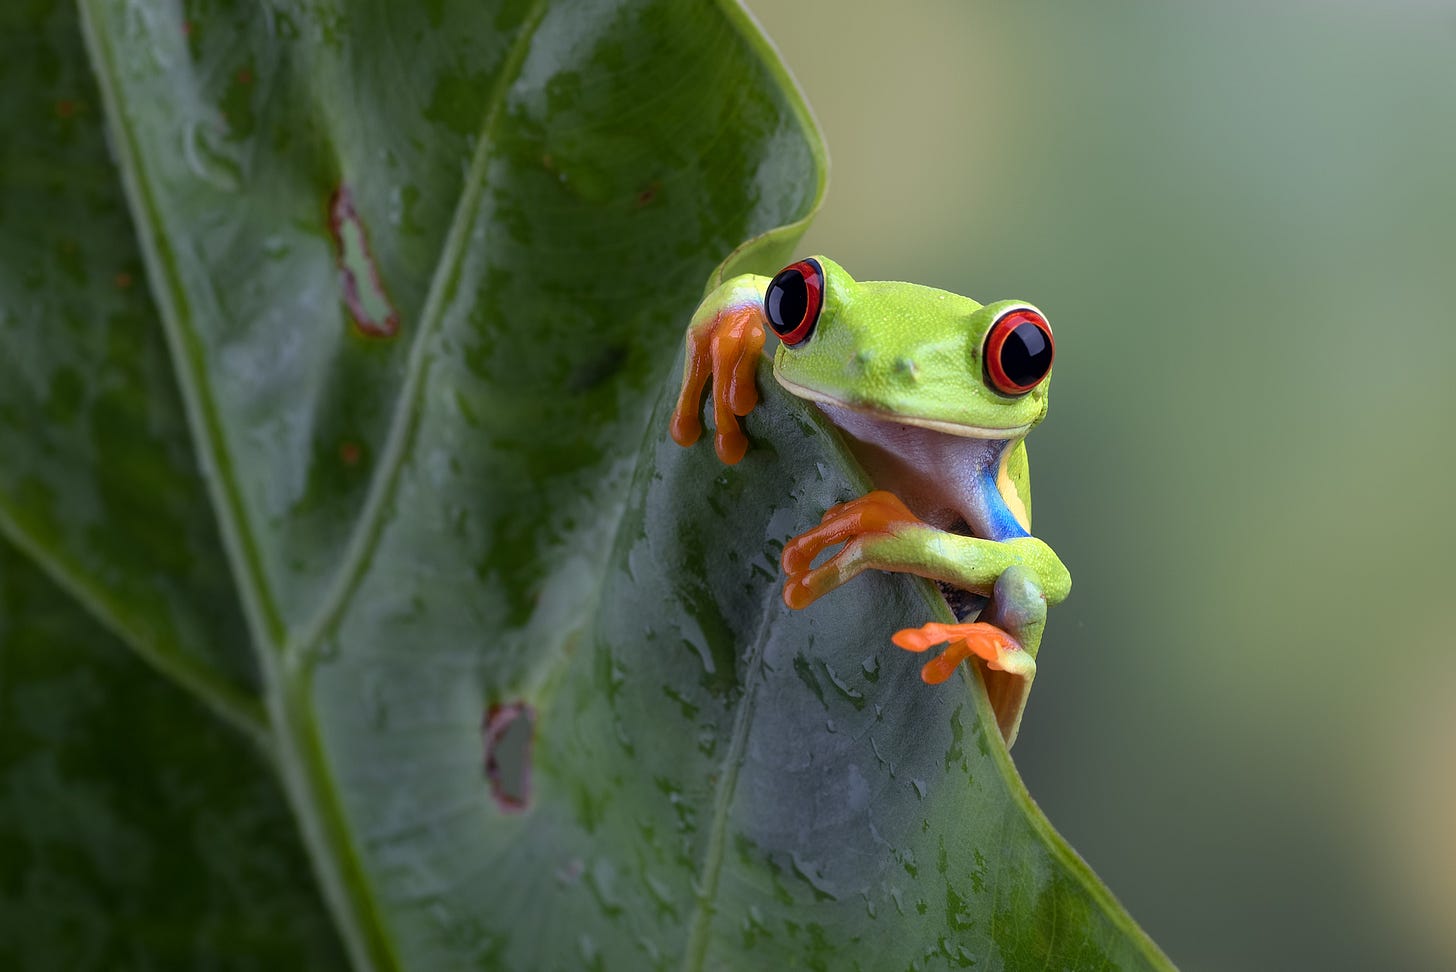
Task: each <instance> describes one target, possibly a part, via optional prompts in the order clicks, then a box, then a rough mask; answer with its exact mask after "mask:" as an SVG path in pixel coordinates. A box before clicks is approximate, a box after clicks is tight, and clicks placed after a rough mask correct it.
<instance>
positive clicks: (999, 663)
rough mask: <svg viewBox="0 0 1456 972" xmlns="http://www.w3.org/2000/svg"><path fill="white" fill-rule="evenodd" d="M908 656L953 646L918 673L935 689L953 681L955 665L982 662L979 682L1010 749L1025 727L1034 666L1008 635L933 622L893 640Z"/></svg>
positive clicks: (991, 628)
mask: <svg viewBox="0 0 1456 972" xmlns="http://www.w3.org/2000/svg"><path fill="white" fill-rule="evenodd" d="M890 640H891V641H893V642H894V643H895V644H897V645H899V646H900V647H901V648H904V649H905V650H906V651H917V652H918V651H925V650H926V649H927V648H929V647H930V646H931V645H938V644H941V643H942V642H949V643H950V646H949V647H948V648H946V650H945V651H944V652H942V653H941V654H940V656H939V657H937V658H933V659H931V660H930V661H929V662H928V663H927V664H926V665H925V667H924V668H922V669H921V670H920V677H921V678H922V679H923V680H925V681H926V682H927V683H929V684H931V685H939V684H940V683H941V682H944V681H945V680H946V679H948V678H950V677H951V674H952V673H954V672H955V669H956V666H957V665H959V664H960V663H961V662H963V661H965V660H966V659H968V658H976V659H979V660H980V662H981V664H982V668H981V679H982V681H983V682H984V683H985V685H986V696H987V698H988V699H989V700H990V702H991V709H992V711H993V712H995V713H996V724H997V726H998V727H999V728H1000V729H1001V735H1002V737H1003V738H1004V739H1005V740H1006V745H1007V746H1010V745H1011V743H1012V741H1013V740H1014V739H1015V738H1016V727H1017V726H1018V725H1019V724H1020V722H1021V710H1022V709H1023V708H1024V707H1025V706H1026V696H1027V694H1028V693H1029V692H1030V691H1031V680H1032V678H1033V677H1034V676H1035V675H1036V662H1035V661H1034V660H1032V657H1031V656H1030V655H1028V654H1027V653H1026V651H1025V650H1024V649H1023V648H1022V647H1021V645H1020V644H1018V643H1017V641H1016V639H1015V638H1013V637H1011V636H1010V635H1009V634H1007V633H1006V632H1005V631H1002V630H1001V629H1000V628H998V627H996V626H995V625H994V624H986V623H984V622H979V621H978V622H974V623H972V624H940V623H938V622H932V623H930V624H925V625H921V626H920V627H918V628H904V629H902V630H900V631H897V632H895V634H894V635H892V636H891V638H890Z"/></svg>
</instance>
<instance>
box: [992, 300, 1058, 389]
mask: <svg viewBox="0 0 1456 972" xmlns="http://www.w3.org/2000/svg"><path fill="white" fill-rule="evenodd" d="M1054 349H1055V348H1054V345H1053V343H1052V329H1051V327H1050V326H1048V325H1047V322H1046V318H1045V317H1042V316H1041V315H1040V314H1038V313H1037V312H1036V311H1034V310H1032V309H1031V308H1029V307H1018V308H1015V309H1014V310H1011V311H1008V312H1007V313H1005V314H1002V315H1001V316H1000V317H999V318H997V319H996V323H994V324H992V325H991V331H990V333H988V334H987V335H986V377H987V378H988V379H990V382H991V384H992V386H993V387H995V389H996V390H997V391H999V392H1001V393H1002V394H1003V395H1024V394H1026V393H1027V392H1029V391H1031V390H1032V389H1033V388H1035V387H1036V386H1037V385H1038V384H1040V383H1041V380H1042V379H1043V378H1045V377H1046V376H1047V372H1048V371H1051V370H1052V354H1053V351H1054Z"/></svg>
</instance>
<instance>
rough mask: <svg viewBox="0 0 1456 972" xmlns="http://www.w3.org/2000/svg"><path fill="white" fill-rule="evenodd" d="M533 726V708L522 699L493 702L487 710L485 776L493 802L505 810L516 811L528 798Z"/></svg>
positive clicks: (523, 806)
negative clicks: (497, 703) (500, 702)
mask: <svg viewBox="0 0 1456 972" xmlns="http://www.w3.org/2000/svg"><path fill="white" fill-rule="evenodd" d="M535 729H536V712H535V710H534V709H532V708H531V707H530V706H529V705H526V704H525V703H524V702H512V703H510V704H508V705H493V706H491V707H490V711H489V712H487V713H486V716H485V725H484V726H483V727H482V734H483V735H484V737H485V778H486V779H487V780H489V781H490V795H491V796H493V797H494V798H495V802H496V805H497V806H499V807H500V808H501V809H502V810H504V811H506V812H507V813H518V812H520V811H522V810H524V809H526V805H527V804H528V803H529V802H530V799H531V739H532V736H533V735H534V733H535Z"/></svg>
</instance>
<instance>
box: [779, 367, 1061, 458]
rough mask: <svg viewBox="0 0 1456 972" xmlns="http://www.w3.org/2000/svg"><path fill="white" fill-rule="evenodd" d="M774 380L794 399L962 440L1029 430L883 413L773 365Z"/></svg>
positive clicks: (1015, 435)
mask: <svg viewBox="0 0 1456 972" xmlns="http://www.w3.org/2000/svg"><path fill="white" fill-rule="evenodd" d="M774 379H775V380H777V381H778V383H779V384H780V385H783V386H784V388H786V389H787V390H788V391H790V392H792V393H793V394H794V395H795V396H796V397H798V398H805V399H808V400H809V401H811V402H818V403H819V404H821V405H829V406H832V407H834V408H843V409H847V410H849V411H851V412H857V413H859V414H860V415H866V416H869V417H870V418H873V419H875V420H876V421H879V422H889V423H898V424H900V425H913V426H915V427H917V428H921V429H931V430H933V431H936V432H944V433H945V434H946V435H958V436H960V437H961V438H963V439H993V440H997V439H1017V438H1020V437H1021V436H1024V435H1026V433H1028V432H1030V431H1031V426H1032V423H1030V422H1027V423H1024V424H1022V425H1011V426H1004V427H998V426H992V425H966V424H963V423H961V422H949V421H946V420H945V419H934V418H927V417H925V416H922V415H906V414H903V413H901V412H887V411H885V410H884V409H879V408H874V407H872V406H866V405H856V404H854V403H853V402H844V401H840V400H839V399H837V398H835V397H834V396H832V395H826V394H824V393H823V392H818V391H814V390H813V389H812V388H805V387H804V386H803V385H800V384H797V383H795V382H792V381H790V380H789V379H787V378H785V377H784V376H783V375H781V374H779V370H778V368H777V367H775V368H774Z"/></svg>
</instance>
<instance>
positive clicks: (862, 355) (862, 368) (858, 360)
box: [847, 348, 875, 375]
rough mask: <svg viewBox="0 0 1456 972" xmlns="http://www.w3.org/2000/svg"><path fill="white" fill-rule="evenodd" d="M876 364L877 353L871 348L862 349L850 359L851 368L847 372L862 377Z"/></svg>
mask: <svg viewBox="0 0 1456 972" xmlns="http://www.w3.org/2000/svg"><path fill="white" fill-rule="evenodd" d="M874 362H875V353H874V352H873V351H871V350H870V349H869V348H860V349H859V350H858V351H856V352H855V353H854V355H853V356H852V357H851V358H850V359H849V368H848V369H847V370H849V371H851V372H854V373H856V374H861V375H862V374H864V373H865V372H867V371H869V370H870V366H871V365H873V364H874Z"/></svg>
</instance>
